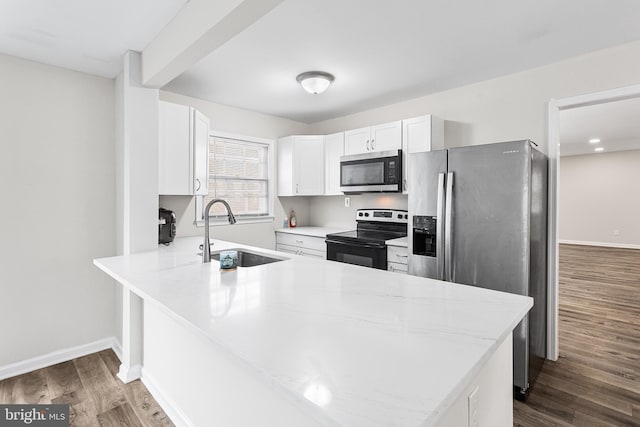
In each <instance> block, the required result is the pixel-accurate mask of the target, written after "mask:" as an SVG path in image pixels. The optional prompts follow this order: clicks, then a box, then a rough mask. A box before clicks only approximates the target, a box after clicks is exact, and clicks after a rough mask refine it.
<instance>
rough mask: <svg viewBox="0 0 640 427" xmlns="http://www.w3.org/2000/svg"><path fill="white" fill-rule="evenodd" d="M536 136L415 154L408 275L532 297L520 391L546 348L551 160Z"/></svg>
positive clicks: (521, 339)
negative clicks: (534, 140)
mask: <svg viewBox="0 0 640 427" xmlns="http://www.w3.org/2000/svg"><path fill="white" fill-rule="evenodd" d="M533 145H534V144H533V143H532V142H531V141H529V140H523V141H513V142H503V143H496V144H487V145H476V146H469V147H458V148H450V149H447V150H440V151H431V152H427V153H416V154H409V156H408V158H409V171H408V173H409V186H410V188H411V190H410V191H409V227H410V229H409V233H408V234H409V274H412V275H416V276H423V277H430V278H433V279H439V280H445V281H450V282H455V283H462V284H466V285H473V286H479V287H482V288H488V289H494V290H498V291H504V292H510V293H515V294H520V295H528V296H531V297H533V299H534V306H533V308H532V309H531V311H530V312H529V314H528V315H527V317H525V319H523V320H522V322H521V323H520V324H519V325H518V326H517V328H516V329H515V330H514V333H513V362H514V366H513V382H514V396H515V397H516V398H517V399H520V400H524V399H526V396H527V392H528V390H529V387H530V383H532V382H533V381H534V377H535V374H536V371H537V370H538V369H539V367H540V366H541V364H542V362H543V361H544V358H545V357H546V354H547V330H546V328H547V301H546V300H547V294H546V292H547V290H546V289H547V252H546V251H547V249H546V248H547V158H546V156H544V154H542V153H540V152H539V151H537V150H536V149H535V148H534V147H533Z"/></svg>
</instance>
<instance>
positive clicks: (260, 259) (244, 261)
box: [211, 248, 289, 267]
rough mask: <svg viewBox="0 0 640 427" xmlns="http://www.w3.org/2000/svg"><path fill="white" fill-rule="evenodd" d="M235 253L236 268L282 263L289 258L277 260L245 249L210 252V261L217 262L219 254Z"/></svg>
mask: <svg viewBox="0 0 640 427" xmlns="http://www.w3.org/2000/svg"><path fill="white" fill-rule="evenodd" d="M226 251H236V252H238V267H255V266H256V265H264V264H271V263H272V262H278V261H284V260H287V259H289V258H279V257H274V256H273V255H271V254H269V255H267V254H263V253H260V252H254V251H250V250H247V249H236V248H231V249H224V250H220V251H215V252H211V259H212V260H216V261H219V260H220V252H226Z"/></svg>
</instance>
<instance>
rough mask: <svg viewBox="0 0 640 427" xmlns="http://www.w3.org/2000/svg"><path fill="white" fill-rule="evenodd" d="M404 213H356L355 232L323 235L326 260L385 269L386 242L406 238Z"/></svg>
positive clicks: (361, 210) (367, 211)
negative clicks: (324, 237) (325, 246)
mask: <svg viewBox="0 0 640 427" xmlns="http://www.w3.org/2000/svg"><path fill="white" fill-rule="evenodd" d="M407 221H408V213H407V211H405V210H397V209H358V211H357V212H356V224H357V225H356V227H357V228H356V230H353V231H345V232H343V233H333V234H327V239H326V243H327V259H329V260H333V261H338V262H345V263H348V264H356V265H363V266H365V267H373V268H378V269H380V270H386V269H387V244H386V243H385V242H386V241H387V240H391V239H397V238H399V237H405V236H406V235H407Z"/></svg>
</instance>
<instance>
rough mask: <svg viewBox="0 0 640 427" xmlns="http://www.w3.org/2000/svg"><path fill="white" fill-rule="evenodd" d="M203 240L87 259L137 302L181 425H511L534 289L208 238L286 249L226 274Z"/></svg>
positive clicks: (152, 384) (156, 390)
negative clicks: (494, 286) (205, 253)
mask: <svg viewBox="0 0 640 427" xmlns="http://www.w3.org/2000/svg"><path fill="white" fill-rule="evenodd" d="M201 242H202V239H201V238H196V237H190V238H179V239H176V241H175V242H174V243H173V244H172V245H171V246H167V247H164V246H162V247H159V248H158V250H156V251H151V252H145V253H138V254H133V255H129V256H120V257H111V258H101V259H97V260H95V261H94V263H95V264H96V265H97V266H98V267H99V268H100V269H102V270H103V271H104V272H106V273H107V274H109V275H110V276H112V277H113V278H114V279H116V280H117V281H118V282H119V283H120V284H121V285H122V286H124V287H125V288H128V289H129V290H131V291H132V292H134V293H135V294H137V295H139V296H140V297H141V298H142V299H143V301H144V322H143V324H144V333H143V336H144V338H143V343H142V344H143V351H144V359H143V368H142V380H143V382H145V384H146V385H147V387H148V388H149V389H150V391H151V392H152V393H153V394H154V396H155V397H156V398H157V400H158V401H159V402H160V403H161V404H162V405H163V406H164V407H165V408H164V409H165V411H166V412H167V413H168V414H170V415H171V416H172V418H173V419H174V421H175V422H176V423H177V424H178V425H180V424H183V425H193V426H204V425H221V426H250V425H262V426H278V427H280V426H378V425H379V426H416V427H417V426H432V425H434V426H436V425H437V426H460V425H463V426H466V425H468V423H469V425H480V426H482V425H492V426H511V425H512V400H511V399H512V367H511V366H512V365H511V360H512V354H511V351H512V350H511V346H512V344H511V342H512V341H511V332H512V330H513V329H514V327H515V326H516V325H517V324H518V323H519V322H520V320H521V319H522V318H523V316H524V315H525V314H526V313H527V311H528V310H529V309H530V308H531V306H532V303H533V301H532V299H531V298H528V297H522V296H517V295H512V294H505V293H500V292H495V291H490V290H486V289H480V288H474V287H469V286H462V285H457V284H452V283H446V282H440V281H436V280H431V279H425V278H419V277H414V276H405V275H399V274H394V273H390V272H387V271H381V270H376V269H369V268H365V267H359V266H353V265H349V264H343V263H337V262H332V261H325V260H320V259H314V258H308V257H302V256H297V255H293V254H282V253H279V252H275V251H269V250H265V249H259V248H250V247H247V246H244V245H238V244H234V243H230V242H223V241H217V240H216V241H214V246H213V247H212V250H222V249H228V248H247V249H250V250H255V251H259V252H261V253H264V254H267V255H269V256H274V257H277V258H283V259H284V260H282V261H279V262H274V263H270V264H265V265H260V266H254V267H245V268H242V267H239V268H238V269H237V270H234V271H224V272H223V271H220V270H219V264H218V263H217V262H215V261H212V262H211V263H207V264H203V263H202V260H201V257H200V256H198V252H199V250H198V245H199V244H201ZM470 395H472V396H473V398H469V396H470ZM474 399H475V400H474ZM469 402H472V403H469ZM473 402H475V403H473ZM166 406H171V408H167V407H166ZM469 408H471V413H469ZM478 408H479V411H478ZM474 417H476V419H477V420H478V421H479V424H471V422H472V421H473V419H474Z"/></svg>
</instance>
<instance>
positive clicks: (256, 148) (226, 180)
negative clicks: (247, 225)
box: [203, 137, 269, 217]
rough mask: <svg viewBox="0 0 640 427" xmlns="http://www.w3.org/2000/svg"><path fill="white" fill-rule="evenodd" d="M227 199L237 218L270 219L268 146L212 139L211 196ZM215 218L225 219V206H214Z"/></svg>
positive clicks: (208, 198)
mask: <svg viewBox="0 0 640 427" xmlns="http://www.w3.org/2000/svg"><path fill="white" fill-rule="evenodd" d="M213 199H224V200H226V201H227V202H228V203H229V205H230V206H231V210H232V211H233V213H234V215H235V216H237V217H257V216H268V215H269V146H268V145H267V144H262V143H258V142H251V141H242V140H236V139H228V138H220V137H212V138H211V139H210V140H209V194H208V195H207V196H205V197H204V201H203V202H204V204H203V206H206V204H207V203H209V201H211V200H213ZM210 214H211V216H212V217H217V216H220V217H226V210H225V209H224V206H223V205H222V204H220V203H217V204H215V205H213V206H212V208H211V212H210Z"/></svg>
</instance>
